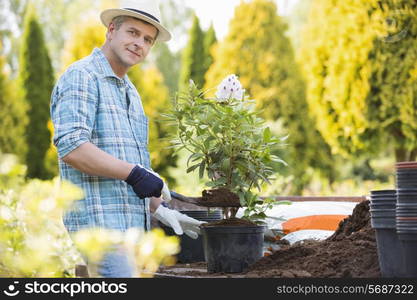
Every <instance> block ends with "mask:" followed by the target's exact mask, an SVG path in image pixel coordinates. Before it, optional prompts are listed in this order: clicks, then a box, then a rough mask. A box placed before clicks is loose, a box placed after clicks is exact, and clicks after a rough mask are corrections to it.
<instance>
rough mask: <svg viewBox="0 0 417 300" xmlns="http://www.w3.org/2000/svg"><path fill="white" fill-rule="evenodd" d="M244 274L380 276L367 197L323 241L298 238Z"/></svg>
mask: <svg viewBox="0 0 417 300" xmlns="http://www.w3.org/2000/svg"><path fill="white" fill-rule="evenodd" d="M246 276H248V277H318V278H328V277H333V278H340V277H343V278H349V277H353V278H360V277H362V278H372V277H380V270H379V263H378V254H377V248H376V239H375V231H374V229H372V227H371V220H370V213H369V201H363V202H361V203H359V204H358V205H357V206H356V207H355V209H354V210H353V212H352V215H351V216H349V217H348V218H346V219H344V220H343V221H341V222H340V224H339V227H338V229H337V230H336V231H335V233H334V234H333V235H332V236H330V237H329V238H328V239H326V240H324V241H313V240H308V241H302V242H298V243H295V244H293V245H291V246H284V247H283V248H281V249H279V250H277V251H275V252H273V253H272V254H271V255H270V256H266V257H263V258H262V259H260V260H259V261H258V262H256V263H255V264H254V265H252V266H251V268H250V269H249V270H248V271H247V272H246Z"/></svg>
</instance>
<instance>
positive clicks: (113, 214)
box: [51, 0, 202, 277]
mask: <svg viewBox="0 0 417 300" xmlns="http://www.w3.org/2000/svg"><path fill="white" fill-rule="evenodd" d="M101 20H102V22H103V24H104V25H105V26H106V27H107V33H106V42H105V43H104V45H103V46H102V47H101V49H98V48H96V49H94V50H93V52H92V53H91V55H89V56H87V57H86V58H84V59H82V60H80V61H78V62H75V63H74V64H72V65H71V66H70V67H69V68H68V70H66V72H65V73H64V74H63V75H62V76H61V78H60V79H59V81H58V82H57V84H56V86H55V88H54V90H53V92H52V98H51V117H52V121H53V124H54V129H55V134H54V144H55V146H56V147H57V149H58V156H59V169H60V175H61V177H62V178H63V179H66V180H69V181H71V182H73V183H74V184H76V185H78V186H80V187H81V188H82V189H83V190H84V193H85V198H84V199H82V200H80V201H77V202H76V203H75V205H74V206H73V207H72V208H71V209H69V210H68V211H66V212H65V214H64V224H65V226H66V228H67V230H68V231H69V232H70V233H74V232H77V231H78V230H80V229H84V228H92V227H100V228H106V229H116V230H121V231H125V230H127V229H128V228H131V227H138V228H143V229H145V230H147V229H149V228H150V214H151V213H153V216H155V217H156V218H157V219H158V220H160V221H161V222H163V223H164V224H165V225H168V226H171V227H173V229H174V231H175V232H176V233H177V234H182V233H183V232H185V233H186V234H188V235H189V236H190V237H192V238H197V236H198V233H199V228H198V227H199V225H200V224H201V223H202V222H200V221H197V220H195V219H192V218H190V217H188V216H185V215H183V214H181V213H179V212H177V211H175V210H171V209H168V208H167V207H165V206H164V205H163V200H165V201H170V200H171V197H170V193H169V190H168V188H167V186H166V184H165V183H164V182H163V180H162V179H161V178H160V177H159V176H158V174H156V173H154V172H153V171H151V168H150V159H149V153H148V149H147V143H148V120H147V117H146V116H145V114H144V110H143V107H142V103H141V99H140V96H139V94H138V92H137V91H136V89H135V87H134V86H133V84H132V83H131V82H130V80H129V78H128V77H127V75H126V73H127V71H128V70H129V69H130V68H131V67H132V66H134V65H136V64H138V63H140V62H142V61H143V60H144V59H145V58H146V56H147V55H148V53H149V51H150V49H151V48H152V46H153V45H154V43H155V42H156V41H168V40H169V39H170V38H171V35H170V33H169V32H168V30H166V29H165V27H164V26H162V25H161V23H160V12H159V9H158V4H157V2H156V1H154V0H146V1H125V2H124V3H123V4H122V6H121V8H118V9H108V10H105V11H103V12H102V13H101ZM161 195H162V197H161ZM98 275H99V276H103V277H131V276H133V266H132V264H131V263H130V262H129V260H128V257H127V255H126V252H125V251H124V249H116V250H114V251H112V252H109V253H107V254H106V256H105V257H104V259H103V260H102V261H101V262H100V264H99V266H98Z"/></svg>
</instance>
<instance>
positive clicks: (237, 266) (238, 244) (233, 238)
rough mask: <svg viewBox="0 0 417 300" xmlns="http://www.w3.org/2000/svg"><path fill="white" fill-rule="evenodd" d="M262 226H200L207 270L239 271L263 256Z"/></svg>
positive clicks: (263, 228) (210, 271) (263, 229)
mask: <svg viewBox="0 0 417 300" xmlns="http://www.w3.org/2000/svg"><path fill="white" fill-rule="evenodd" d="M265 229H266V226H202V227H201V234H202V237H203V247H204V253H205V257H206V262H207V271H208V272H209V273H217V272H224V273H240V272H243V271H245V270H246V269H247V268H248V267H249V266H250V265H252V264H253V263H255V262H256V261H257V260H258V259H260V258H261V257H262V256H263V241H264V232H265Z"/></svg>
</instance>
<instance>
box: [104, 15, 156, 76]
mask: <svg viewBox="0 0 417 300" xmlns="http://www.w3.org/2000/svg"><path fill="white" fill-rule="evenodd" d="M157 33H158V30H157V29H156V27H155V26H153V25H150V24H148V23H144V22H142V21H140V20H136V19H133V18H127V19H126V20H125V21H124V22H123V24H122V25H121V26H120V28H119V29H118V30H117V29H116V28H115V26H114V24H113V23H111V24H110V26H109V30H108V33H107V38H108V39H109V40H110V48H111V50H112V51H113V54H114V57H115V59H117V60H118V63H120V64H122V65H123V66H124V67H127V68H130V67H132V66H134V65H136V64H138V63H140V62H142V61H143V60H144V59H145V57H146V56H147V55H148V53H149V50H150V49H151V47H152V45H153V44H154V42H155V39H156V36H157Z"/></svg>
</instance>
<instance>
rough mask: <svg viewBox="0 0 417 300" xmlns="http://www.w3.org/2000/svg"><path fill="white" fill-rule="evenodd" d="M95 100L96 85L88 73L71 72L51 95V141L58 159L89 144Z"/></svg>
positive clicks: (93, 119) (75, 70)
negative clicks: (52, 125) (52, 126)
mask: <svg viewBox="0 0 417 300" xmlns="http://www.w3.org/2000/svg"><path fill="white" fill-rule="evenodd" d="M97 101H98V90H97V82H96V79H95V78H93V76H91V75H90V74H89V73H88V72H86V71H83V70H78V69H74V70H71V71H68V72H66V73H65V74H64V75H63V76H62V77H61V78H60V80H59V82H58V83H57V85H56V86H55V88H54V90H53V92H52V96H51V119H52V122H53V124H54V138H53V141H54V145H55V146H56V147H57V150H58V157H59V158H63V157H65V156H66V155H67V154H68V153H70V152H71V151H73V150H74V149H76V148H78V147H79V146H80V145H82V144H84V143H86V142H89V141H90V139H91V132H92V130H93V126H94V121H95V114H96V109H97Z"/></svg>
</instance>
